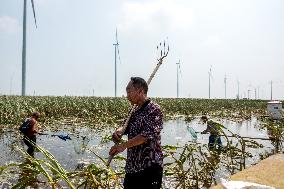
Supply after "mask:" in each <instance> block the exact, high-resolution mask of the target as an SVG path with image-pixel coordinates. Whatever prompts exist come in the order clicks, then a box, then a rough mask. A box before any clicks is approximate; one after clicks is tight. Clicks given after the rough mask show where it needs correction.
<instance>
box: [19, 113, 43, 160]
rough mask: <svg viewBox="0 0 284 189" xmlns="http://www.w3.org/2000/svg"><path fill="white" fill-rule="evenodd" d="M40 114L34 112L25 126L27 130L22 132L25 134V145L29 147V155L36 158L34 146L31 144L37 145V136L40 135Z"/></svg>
mask: <svg viewBox="0 0 284 189" xmlns="http://www.w3.org/2000/svg"><path fill="white" fill-rule="evenodd" d="M39 116H40V113H39V112H34V113H33V114H32V116H31V117H30V118H27V119H26V120H25V122H24V123H23V124H26V125H25V129H24V130H22V133H23V134H24V139H23V140H24V143H25V144H26V145H27V146H28V150H27V153H28V154H29V155H30V156H32V157H34V146H33V145H32V144H31V142H32V143H34V144H36V134H37V133H38V128H37V126H36V123H37V119H38V118H39ZM30 141H31V142H30Z"/></svg>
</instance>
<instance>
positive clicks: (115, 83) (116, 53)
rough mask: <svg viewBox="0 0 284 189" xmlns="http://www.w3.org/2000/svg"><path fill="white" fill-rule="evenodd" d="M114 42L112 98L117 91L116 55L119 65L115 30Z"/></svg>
mask: <svg viewBox="0 0 284 189" xmlns="http://www.w3.org/2000/svg"><path fill="white" fill-rule="evenodd" d="M115 40H116V43H114V44H113V45H114V96H115V97H116V91H117V66H116V59H117V55H118V59H119V62H120V63H121V60H120V54H119V48H118V45H119V43H118V39H117V29H116V30H115Z"/></svg>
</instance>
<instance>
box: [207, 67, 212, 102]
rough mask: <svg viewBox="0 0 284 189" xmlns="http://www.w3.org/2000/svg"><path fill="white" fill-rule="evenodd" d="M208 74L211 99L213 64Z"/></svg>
mask: <svg viewBox="0 0 284 189" xmlns="http://www.w3.org/2000/svg"><path fill="white" fill-rule="evenodd" d="M208 75H209V99H210V93H211V86H210V84H211V78H212V65H211V66H210V70H209V72H208Z"/></svg>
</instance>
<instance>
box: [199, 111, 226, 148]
mask: <svg viewBox="0 0 284 189" xmlns="http://www.w3.org/2000/svg"><path fill="white" fill-rule="evenodd" d="M201 120H202V122H203V123H205V124H207V128H206V129H205V130H204V131H202V132H201V134H206V133H208V132H209V133H210V135H209V143H208V147H209V149H210V150H213V149H218V150H221V149H222V141H221V137H220V129H221V127H220V126H221V125H220V124H219V123H216V122H214V121H212V120H208V118H207V116H202V117H201ZM216 146H217V147H218V148H216Z"/></svg>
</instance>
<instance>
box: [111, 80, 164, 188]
mask: <svg viewBox="0 0 284 189" xmlns="http://www.w3.org/2000/svg"><path fill="white" fill-rule="evenodd" d="M147 91H148V85H147V83H146V81H145V80H144V79H142V78H140V77H132V78H131V80H130V82H129V83H128V85H127V87H126V93H127V99H128V100H129V101H130V103H131V104H132V105H134V104H136V105H137V106H136V109H135V110H134V112H133V113H132V115H131V117H130V120H129V122H128V125H127V128H126V130H125V132H124V133H122V132H123V129H122V128H118V129H117V130H116V131H115V132H114V133H113V140H114V141H119V140H120V139H121V136H122V134H126V135H127V136H128V141H127V142H125V143H122V144H118V145H115V146H113V147H112V148H111V149H110V151H109V154H110V155H116V154H118V153H120V152H123V151H124V150H125V149H127V160H126V165H125V172H126V175H125V179H124V183H123V185H124V189H142V188H143V189H159V188H161V184H162V177H163V153H162V148H161V130H162V128H163V114H162V112H161V110H160V107H159V105H157V104H156V103H154V102H152V101H151V100H150V99H149V98H148V97H147Z"/></svg>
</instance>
